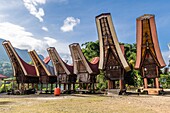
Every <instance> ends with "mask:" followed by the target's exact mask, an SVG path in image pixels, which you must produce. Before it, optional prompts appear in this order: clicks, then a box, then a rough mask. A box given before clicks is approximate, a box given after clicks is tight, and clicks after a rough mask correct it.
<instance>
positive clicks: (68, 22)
mask: <svg viewBox="0 0 170 113" xmlns="http://www.w3.org/2000/svg"><path fill="white" fill-rule="evenodd" d="M79 23H80V19H78V18H76V19H75V18H74V17H67V18H66V19H65V20H64V25H63V26H62V27H61V28H60V29H61V30H62V31H63V32H69V31H73V28H74V27H75V26H76V25H77V24H79Z"/></svg>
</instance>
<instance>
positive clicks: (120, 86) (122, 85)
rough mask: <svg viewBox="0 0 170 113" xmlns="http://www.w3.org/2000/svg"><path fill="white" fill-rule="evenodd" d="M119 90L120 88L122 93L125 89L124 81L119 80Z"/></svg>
mask: <svg viewBox="0 0 170 113" xmlns="http://www.w3.org/2000/svg"><path fill="white" fill-rule="evenodd" d="M119 88H120V90H121V91H122V90H123V89H124V84H123V80H122V79H120V80H119Z"/></svg>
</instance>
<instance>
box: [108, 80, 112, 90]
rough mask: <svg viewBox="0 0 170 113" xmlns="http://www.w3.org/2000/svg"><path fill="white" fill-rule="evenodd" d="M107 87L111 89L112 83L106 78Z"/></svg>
mask: <svg viewBox="0 0 170 113" xmlns="http://www.w3.org/2000/svg"><path fill="white" fill-rule="evenodd" d="M108 89H112V83H111V80H108Z"/></svg>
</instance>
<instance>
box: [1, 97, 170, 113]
mask: <svg viewBox="0 0 170 113" xmlns="http://www.w3.org/2000/svg"><path fill="white" fill-rule="evenodd" d="M169 107H170V97H167V96H113V97H107V96H99V95H83V94H81V95H80V94H77V95H70V96H69V95H62V96H59V97H55V96H53V95H39V96H36V95H21V96H11V95H9V96H5V97H3V96H1V94H0V112H1V113H160V112H161V113H164V112H166V113H168V112H170V111H168V109H169ZM166 109H167V110H166Z"/></svg>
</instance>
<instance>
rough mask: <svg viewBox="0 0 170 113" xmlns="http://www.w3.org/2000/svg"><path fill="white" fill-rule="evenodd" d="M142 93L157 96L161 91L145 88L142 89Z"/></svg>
mask: <svg viewBox="0 0 170 113" xmlns="http://www.w3.org/2000/svg"><path fill="white" fill-rule="evenodd" d="M143 90H144V91H146V92H148V95H159V94H160V92H161V91H163V90H162V89H160V88H147V89H143Z"/></svg>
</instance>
